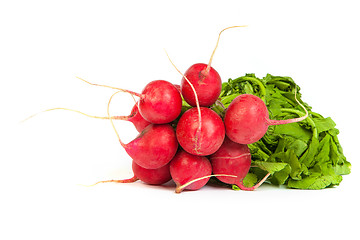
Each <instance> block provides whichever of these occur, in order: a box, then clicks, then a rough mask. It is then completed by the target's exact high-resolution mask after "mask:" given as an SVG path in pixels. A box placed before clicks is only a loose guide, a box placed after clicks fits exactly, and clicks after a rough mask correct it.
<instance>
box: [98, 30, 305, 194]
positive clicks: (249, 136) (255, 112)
mask: <svg viewBox="0 0 360 240" xmlns="http://www.w3.org/2000/svg"><path fill="white" fill-rule="evenodd" d="M234 27H238V26H234ZM230 28H233V27H230ZM226 29H228V28H226ZM226 29H224V30H226ZM224 30H222V31H221V32H220V34H221V33H222V32H223V31H224ZM220 34H219V37H220ZM218 42H219V39H218ZM218 42H217V44H216V46H217V45H218ZM215 50H216V47H215ZM215 50H214V52H215ZM214 52H213V54H212V56H211V58H210V62H209V63H208V64H203V63H198V64H194V65H192V66H191V67H190V68H189V69H188V70H187V71H186V72H185V73H184V74H182V76H183V77H182V80H181V85H180V86H179V85H174V84H172V83H170V82H168V81H164V80H157V81H152V82H150V83H148V84H147V85H146V86H145V88H144V89H143V91H142V92H141V94H138V93H134V92H132V91H128V90H123V89H118V90H120V91H122V92H128V93H131V94H133V95H135V96H137V97H139V100H138V101H137V102H136V104H135V106H134V107H133V109H132V112H131V114H130V115H129V116H127V117H123V118H121V119H124V120H128V121H131V122H132V123H133V124H134V125H135V127H136V129H137V130H138V131H139V135H138V136H137V137H136V138H135V139H134V140H133V141H131V142H129V143H127V144H125V143H123V142H122V141H121V140H120V137H119V135H118V137H119V141H120V143H121V145H122V146H123V147H124V149H125V150H126V152H127V153H128V155H129V156H130V157H131V158H132V160H133V162H132V169H133V172H134V177H132V178H130V179H125V180H110V181H102V182H133V181H136V180H138V179H140V180H142V181H143V182H145V183H148V184H155V185H160V184H164V183H166V182H168V181H170V180H171V179H172V180H173V181H174V182H175V183H176V192H177V193H179V192H181V191H182V190H184V189H188V190H197V189H200V188H201V187H203V186H204V185H205V184H206V183H207V182H208V181H209V179H210V177H212V176H215V177H217V178H218V179H219V180H220V181H222V182H224V183H227V184H235V185H237V186H238V187H239V188H240V189H243V190H253V189H256V188H257V187H258V186H260V184H261V183H262V182H264V181H265V180H266V178H267V177H268V176H269V174H267V175H266V177H265V178H264V179H262V180H261V181H260V182H259V183H258V184H256V185H255V186H253V187H245V186H244V185H243V182H242V181H243V179H244V177H245V176H246V174H247V173H248V171H249V169H250V166H251V155H250V150H249V148H248V146H247V144H251V143H253V142H256V141H258V140H259V139H260V138H261V137H262V136H263V135H264V134H265V133H266V131H267V128H268V126H269V125H276V124H285V123H290V122H296V121H301V120H303V119H304V118H306V117H307V115H305V116H304V117H301V118H296V119H290V120H280V121H278V120H269V114H268V110H267V108H266V105H265V103H264V102H263V101H262V100H261V99H260V98H258V97H257V96H254V95H250V94H243V95H240V96H238V97H237V98H235V99H234V100H233V101H232V103H231V104H230V105H229V107H228V108H227V109H225V115H224V117H223V119H222V117H220V116H219V115H218V114H217V113H216V112H215V111H213V110H212V109H211V108H210V106H212V105H213V104H215V102H216V101H217V100H218V98H219V95H220V92H221V86H222V81H221V78H220V75H219V74H218V72H217V71H216V70H215V69H214V68H213V67H211V61H212V58H213V55H214ZM178 71H179V70H178ZM179 72H180V71H179ZM180 73H181V72H180ZM183 100H185V101H186V103H187V104H188V105H190V106H191V108H190V109H188V110H186V111H185V112H183V113H182V107H183ZM110 101H111V98H110ZM110 101H109V104H110ZM108 114H109V113H108ZM109 118H110V120H112V119H114V118H112V117H110V115H109ZM174 121H176V123H177V124H173V123H174ZM174 126H175V127H174ZM115 131H116V130H115Z"/></svg>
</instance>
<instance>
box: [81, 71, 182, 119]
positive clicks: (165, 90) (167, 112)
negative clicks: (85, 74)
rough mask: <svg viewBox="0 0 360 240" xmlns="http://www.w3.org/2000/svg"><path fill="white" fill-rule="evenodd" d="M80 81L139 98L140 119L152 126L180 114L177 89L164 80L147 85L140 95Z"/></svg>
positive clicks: (180, 102) (180, 103)
mask: <svg viewBox="0 0 360 240" xmlns="http://www.w3.org/2000/svg"><path fill="white" fill-rule="evenodd" d="M79 79H80V80H82V81H84V82H86V83H89V84H91V85H95V86H102V87H107V88H112V89H117V90H120V91H122V92H127V93H130V94H132V95H135V96H137V97H139V98H140V100H139V101H138V108H139V111H140V113H141V115H142V117H143V118H144V119H145V120H147V121H149V122H151V123H154V124H164V123H170V122H172V121H174V120H175V119H176V118H177V117H178V116H179V115H180V113H181V107H182V98H181V94H180V93H179V91H178V89H177V88H176V87H175V86H174V85H173V84H172V83H170V82H168V81H165V80H155V81H151V82H150V83H148V84H147V85H146V86H145V88H144V89H143V90H142V92H141V94H139V93H136V92H133V91H129V90H125V89H122V88H116V87H111V86H106V85H100V84H94V83H90V82H88V81H86V80H84V79H82V78H79Z"/></svg>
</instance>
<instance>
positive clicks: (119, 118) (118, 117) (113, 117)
mask: <svg viewBox="0 0 360 240" xmlns="http://www.w3.org/2000/svg"><path fill="white" fill-rule="evenodd" d="M54 110H65V111H71V112H76V113H80V114H82V115H84V116H86V117H90V118H96V119H109V117H101V116H94V115H89V114H86V113H83V112H81V111H78V110H74V109H70V108H50V109H46V110H44V111H41V112H38V113H35V114H33V115H31V116H29V117H27V118H25V119H24V120H22V121H21V122H20V123H23V122H25V121H27V120H29V119H31V118H33V117H35V116H37V115H39V114H41V113H44V112H50V111H54ZM111 118H112V119H114V120H127V119H128V118H129V117H128V116H112V117H111Z"/></svg>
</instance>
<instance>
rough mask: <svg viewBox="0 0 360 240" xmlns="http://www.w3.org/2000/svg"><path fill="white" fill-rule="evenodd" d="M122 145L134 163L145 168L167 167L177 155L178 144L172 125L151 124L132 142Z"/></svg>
mask: <svg viewBox="0 0 360 240" xmlns="http://www.w3.org/2000/svg"><path fill="white" fill-rule="evenodd" d="M119 141H120V144H121V145H122V146H123V147H124V149H125V151H126V152H127V153H128V155H129V156H130V157H131V158H132V159H133V160H134V162H135V163H136V164H138V165H140V166H141V167H143V168H147V169H156V168H160V167H163V166H165V165H166V164H167V163H169V162H170V160H171V159H172V158H173V157H174V155H175V154H176V151H177V148H178V142H177V140H176V135H175V131H174V129H173V128H172V127H171V126H170V124H150V125H148V126H147V127H146V128H144V130H143V131H142V132H141V133H140V134H139V135H138V136H137V137H136V138H135V139H134V140H132V141H131V142H129V143H127V144H125V143H123V142H122V141H121V140H120V138H119Z"/></svg>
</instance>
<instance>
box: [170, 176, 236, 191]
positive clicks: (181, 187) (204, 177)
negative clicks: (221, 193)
mask: <svg viewBox="0 0 360 240" xmlns="http://www.w3.org/2000/svg"><path fill="white" fill-rule="evenodd" d="M210 177H233V178H237V176H236V175H229V174H213V175H206V176H203V177H199V178H196V179H193V180H191V181H189V182H187V183H185V184H183V185H179V186H176V189H175V192H176V193H181V192H182V191H183V190H184V189H185V188H186V187H187V186H189V185H190V184H193V183H194V182H197V181H200V180H203V179H206V178H210Z"/></svg>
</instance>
